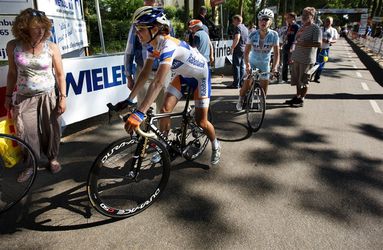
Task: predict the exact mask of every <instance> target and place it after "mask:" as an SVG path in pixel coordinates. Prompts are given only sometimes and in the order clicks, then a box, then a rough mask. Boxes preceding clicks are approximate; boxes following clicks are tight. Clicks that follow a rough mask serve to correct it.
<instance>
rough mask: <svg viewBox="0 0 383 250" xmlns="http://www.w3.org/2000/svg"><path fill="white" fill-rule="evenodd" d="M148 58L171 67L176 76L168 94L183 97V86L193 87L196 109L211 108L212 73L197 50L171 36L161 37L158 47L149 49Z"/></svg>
mask: <svg viewBox="0 0 383 250" xmlns="http://www.w3.org/2000/svg"><path fill="white" fill-rule="evenodd" d="M148 52H149V55H148V58H151V59H154V58H159V60H160V65H161V64H169V65H171V70H172V72H173V73H175V74H176V76H175V77H174V79H173V81H172V83H171V84H170V85H169V87H168V89H167V92H169V93H171V94H173V95H174V96H176V97H177V98H178V99H180V98H181V97H182V90H181V86H182V84H183V83H184V84H186V85H188V86H190V87H192V88H193V89H194V90H195V92H194V100H195V105H196V107H200V108H202V107H203V108H205V107H208V106H209V99H210V94H211V82H210V71H209V66H208V62H207V61H206V59H205V57H204V56H203V55H202V54H201V53H199V52H198V50H197V49H196V48H192V47H190V46H189V45H188V44H187V43H186V42H184V41H181V40H178V39H176V38H174V37H171V36H161V37H160V40H159V41H158V45H157V47H156V48H155V49H154V48H153V47H151V46H149V47H148Z"/></svg>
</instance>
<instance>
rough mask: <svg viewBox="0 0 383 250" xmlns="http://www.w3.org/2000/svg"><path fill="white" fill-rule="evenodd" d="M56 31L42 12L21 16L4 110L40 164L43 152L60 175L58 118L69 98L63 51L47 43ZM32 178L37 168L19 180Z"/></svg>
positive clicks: (31, 11)
mask: <svg viewBox="0 0 383 250" xmlns="http://www.w3.org/2000/svg"><path fill="white" fill-rule="evenodd" d="M51 27H52V23H51V21H50V20H49V19H48V18H47V17H46V16H45V13H44V12H42V11H38V10H35V9H31V8H28V9H26V10H23V11H21V12H20V14H19V15H18V16H17V17H16V19H15V22H14V24H13V27H12V33H13V36H14V37H15V38H16V39H15V40H12V41H10V42H8V44H7V54H8V64H9V68H8V75H7V87H6V99H5V103H4V106H5V108H6V109H7V110H8V111H12V113H13V119H14V122H15V124H16V133H17V136H18V137H20V138H21V139H23V140H24V141H25V142H27V143H28V144H29V145H30V146H31V148H32V149H33V151H34V153H35V155H36V158H37V160H40V158H41V154H42V153H44V154H45V155H46V156H47V158H48V160H49V168H50V170H51V172H52V173H57V172H59V171H60V170H61V165H60V163H59V162H58V154H59V145H60V124H59V122H58V118H59V116H60V115H61V114H62V113H64V112H65V109H66V97H67V96H66V83H65V78H64V71H63V67H62V60H61V54H60V51H59V48H58V46H57V45H56V44H54V43H52V42H50V41H48V38H49V37H50V35H51V33H50V29H51ZM53 70H54V72H55V74H53ZM56 83H57V87H58V93H59V96H58V97H57V96H56V93H55V85H56ZM15 87H17V88H16V89H15ZM14 93H15V98H14V102H12V95H13V94H14ZM32 173H33V169H32V168H26V169H24V170H23V171H22V172H21V173H20V175H19V176H18V178H17V181H18V182H24V181H26V180H28V179H29V178H30V177H31V175H32Z"/></svg>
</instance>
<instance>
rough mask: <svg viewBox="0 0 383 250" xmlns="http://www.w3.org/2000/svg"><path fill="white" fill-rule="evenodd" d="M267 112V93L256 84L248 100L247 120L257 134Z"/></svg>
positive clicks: (248, 95)
mask: <svg viewBox="0 0 383 250" xmlns="http://www.w3.org/2000/svg"><path fill="white" fill-rule="evenodd" d="M265 111H266V100H265V92H264V91H263V89H262V88H261V86H260V85H259V83H257V82H254V83H253V86H252V88H251V90H250V91H249V93H248V94H247V99H246V118H247V124H248V125H249V127H250V128H251V130H252V131H253V132H257V131H258V130H259V129H260V128H261V126H262V123H263V119H264V117H265Z"/></svg>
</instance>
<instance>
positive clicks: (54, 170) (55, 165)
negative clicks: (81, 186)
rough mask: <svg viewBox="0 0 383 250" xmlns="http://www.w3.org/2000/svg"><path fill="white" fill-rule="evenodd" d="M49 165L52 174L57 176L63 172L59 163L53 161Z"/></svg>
mask: <svg viewBox="0 0 383 250" xmlns="http://www.w3.org/2000/svg"><path fill="white" fill-rule="evenodd" d="M49 165H50V170H51V172H52V174H56V173H58V172H60V171H61V164H60V163H59V162H58V161H56V160H53V161H51V162H50V163H49Z"/></svg>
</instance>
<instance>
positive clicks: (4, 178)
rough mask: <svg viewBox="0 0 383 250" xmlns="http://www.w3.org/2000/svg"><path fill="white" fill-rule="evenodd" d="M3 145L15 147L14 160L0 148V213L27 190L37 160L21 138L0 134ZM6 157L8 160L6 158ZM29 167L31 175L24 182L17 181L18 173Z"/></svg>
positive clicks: (19, 198)
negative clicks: (10, 159)
mask: <svg viewBox="0 0 383 250" xmlns="http://www.w3.org/2000/svg"><path fill="white" fill-rule="evenodd" d="M0 140H1V143H2V144H3V145H5V144H6V145H8V146H11V145H12V147H15V148H17V150H18V153H17V154H15V155H13V156H14V158H13V159H15V161H14V162H13V161H12V162H11V161H9V158H8V157H9V151H8V153H7V152H3V151H2V150H5V149H0V214H1V213H4V212H5V211H7V210H9V209H10V208H11V207H13V206H14V205H16V203H17V202H19V201H20V200H21V199H22V198H23V197H24V196H25V195H26V194H27V193H28V191H29V189H30V188H31V186H32V184H33V182H34V181H35V179H36V173H37V160H36V156H35V154H34V152H33V150H32V148H31V147H30V146H29V145H28V144H27V143H26V142H25V141H24V140H22V139H20V138H18V137H16V136H12V135H6V134H0ZM7 159H8V160H7ZM27 168H30V169H31V170H30V171H31V175H30V177H29V178H28V179H27V180H25V181H24V182H18V181H17V179H18V176H19V174H20V173H21V172H22V171H24V170H25V169H27Z"/></svg>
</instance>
